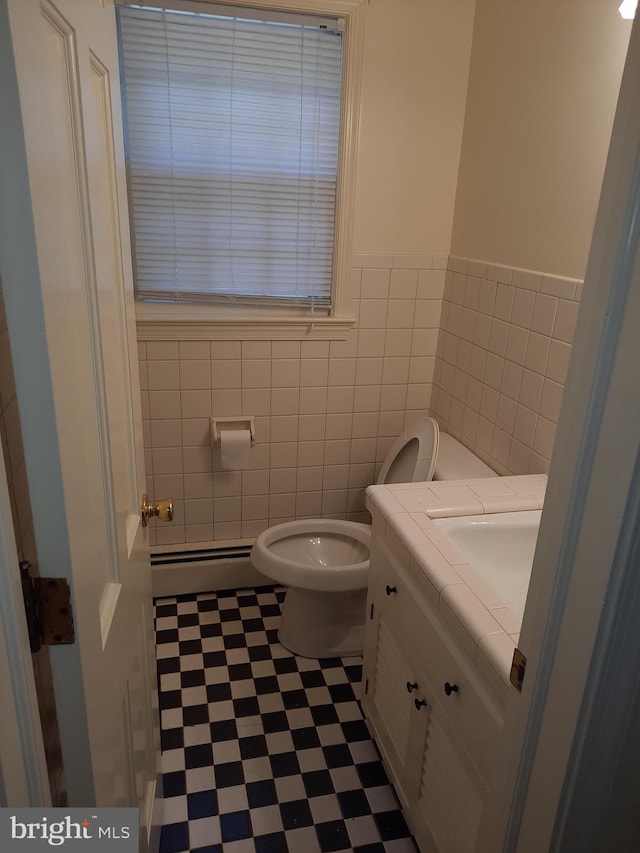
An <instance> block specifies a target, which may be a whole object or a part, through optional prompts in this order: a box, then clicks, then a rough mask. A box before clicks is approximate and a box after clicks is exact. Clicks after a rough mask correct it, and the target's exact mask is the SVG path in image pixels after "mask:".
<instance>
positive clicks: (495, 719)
mask: <svg viewBox="0 0 640 853" xmlns="http://www.w3.org/2000/svg"><path fill="white" fill-rule="evenodd" d="M379 545H380V548H379V550H378V551H377V554H378V556H379V559H378V560H377V561H374V567H373V577H372V581H373V584H374V589H375V596H376V600H377V602H378V605H379V606H380V607H381V608H382V609H383V611H384V613H385V616H386V618H387V619H388V620H390V621H391V622H392V623H393V624H395V626H396V627H397V629H398V630H399V631H402V632H403V633H404V634H405V636H406V637H407V638H408V639H409V641H410V642H411V644H412V646H413V647H414V648H415V662H416V672H417V671H418V670H419V671H420V678H417V677H416V678H414V679H413V680H414V681H417V683H418V687H417V688H416V690H415V695H416V696H418V695H423V694H424V697H425V698H426V699H427V701H430V702H432V701H433V700H434V699H435V700H436V701H437V703H438V705H440V706H441V708H442V710H443V712H444V713H445V714H446V716H447V717H448V718H449V721H450V722H451V725H452V727H453V729H454V731H455V732H456V734H457V737H458V738H459V739H460V741H461V743H462V745H463V746H464V748H465V750H466V751H467V752H468V754H469V755H470V756H471V759H472V760H473V762H474V763H475V765H476V766H477V768H478V770H479V771H480V775H481V777H482V779H483V780H484V781H485V783H490V782H491V772H492V768H493V767H494V766H495V763H496V762H495V751H496V747H497V743H498V738H499V736H500V731H501V729H502V715H501V713H500V711H499V709H498V706H497V704H496V702H495V700H494V699H493V698H492V696H491V694H490V693H489V691H488V690H487V689H485V687H484V686H483V684H482V681H481V679H480V678H479V676H478V675H477V674H476V673H475V672H474V669H473V667H474V664H473V663H467V661H466V660H465V656H464V652H463V651H462V650H460V649H458V648H457V647H456V646H455V645H454V644H453V643H452V640H451V638H450V633H449V632H448V629H447V628H446V627H444V626H443V625H442V622H441V620H440V617H439V616H438V614H437V612H436V611H435V610H433V609H432V608H431V607H430V605H429V604H427V603H426V602H425V600H424V595H423V594H422V593H421V591H420V590H419V589H418V588H417V587H416V585H415V584H414V583H413V581H412V579H411V578H410V577H409V575H408V573H407V572H405V571H404V570H403V569H402V567H399V566H397V565H395V564H394V561H393V557H392V556H391V554H390V552H389V551H388V550H387V549H386V548H385V546H384V543H379ZM425 679H426V682H427V683H426V684H422V683H420V682H421V681H424V680H425ZM447 684H448V685H449V686H450V687H451V688H452V689H451V691H450V693H449V694H447V692H446V689H445V685H447Z"/></svg>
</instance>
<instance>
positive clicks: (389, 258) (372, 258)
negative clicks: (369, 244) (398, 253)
mask: <svg viewBox="0 0 640 853" xmlns="http://www.w3.org/2000/svg"><path fill="white" fill-rule="evenodd" d="M353 266H354V267H362V268H365V267H366V268H370V269H391V267H392V266H393V255H389V254H384V253H380V254H374V253H369V254H366V253H364V252H356V253H355V254H354V256H353Z"/></svg>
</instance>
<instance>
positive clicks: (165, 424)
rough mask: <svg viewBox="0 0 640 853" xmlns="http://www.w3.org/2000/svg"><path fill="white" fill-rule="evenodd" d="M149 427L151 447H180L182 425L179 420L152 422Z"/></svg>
mask: <svg viewBox="0 0 640 853" xmlns="http://www.w3.org/2000/svg"><path fill="white" fill-rule="evenodd" d="M150 426H151V445H152V447H180V446H182V423H181V421H179V420H153V421H151V423H150Z"/></svg>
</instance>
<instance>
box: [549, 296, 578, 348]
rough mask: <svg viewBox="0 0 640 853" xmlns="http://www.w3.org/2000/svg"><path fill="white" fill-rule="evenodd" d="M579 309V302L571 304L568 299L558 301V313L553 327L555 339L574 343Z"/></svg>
mask: <svg viewBox="0 0 640 853" xmlns="http://www.w3.org/2000/svg"><path fill="white" fill-rule="evenodd" d="M579 307H580V306H579V303H578V302H570V301H569V300H567V299H560V300H559V301H558V311H557V314H556V321H555V325H554V327H553V337H554V338H557V339H558V340H561V341H564V342H565V343H569V344H570V343H573V336H574V333H575V330H576V321H577V319H578V308H579Z"/></svg>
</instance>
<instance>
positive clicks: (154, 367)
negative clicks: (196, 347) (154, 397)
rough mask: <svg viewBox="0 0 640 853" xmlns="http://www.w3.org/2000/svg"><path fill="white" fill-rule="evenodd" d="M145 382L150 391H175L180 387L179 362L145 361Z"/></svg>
mask: <svg viewBox="0 0 640 853" xmlns="http://www.w3.org/2000/svg"><path fill="white" fill-rule="evenodd" d="M149 343H152V342H151V341H150V342H149ZM147 383H148V386H149V390H150V391H175V390H176V389H178V388H180V371H179V363H178V362H177V361H149V362H147Z"/></svg>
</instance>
